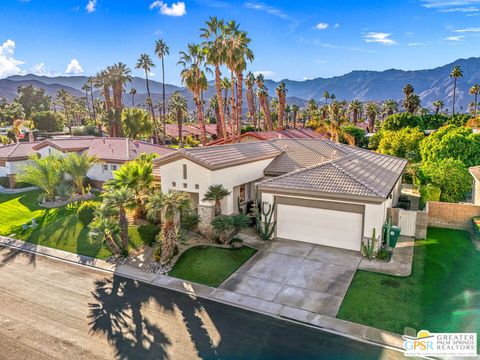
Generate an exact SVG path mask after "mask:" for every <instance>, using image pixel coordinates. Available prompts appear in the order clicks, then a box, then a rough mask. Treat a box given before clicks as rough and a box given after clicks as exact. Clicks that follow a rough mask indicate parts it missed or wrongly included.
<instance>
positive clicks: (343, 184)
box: [154, 139, 407, 251]
mask: <svg viewBox="0 0 480 360" xmlns="http://www.w3.org/2000/svg"><path fill="white" fill-rule="evenodd" d="M406 165H407V161H406V160H404V159H399V158H395V157H391V156H387V155H382V154H378V153H375V152H371V151H368V150H364V149H360V148H356V147H351V146H348V145H343V144H337V143H335V142H332V141H329V140H323V139H278V140H270V141H257V142H249V143H237V144H230V145H219V146H209V147H200V148H191V149H181V150H179V151H177V152H175V153H171V154H168V155H165V156H162V157H160V158H158V159H155V160H154V169H155V171H158V172H159V173H160V176H161V185H162V190H163V191H168V190H182V191H186V192H188V193H190V195H191V197H192V199H193V202H194V203H195V205H196V206H197V209H198V213H199V215H200V219H201V221H202V223H203V224H209V223H210V221H211V219H212V216H213V203H212V202H210V201H204V200H203V197H204V194H205V192H206V191H207V190H208V187H209V186H210V185H215V184H222V185H223V186H224V187H225V188H226V189H228V190H229V191H230V192H231V193H230V195H229V196H227V197H225V198H224V199H223V200H222V202H221V207H222V213H223V214H234V213H238V212H239V211H240V210H242V211H245V210H246V209H247V208H248V206H249V205H250V204H251V202H252V201H253V200H254V199H255V198H257V199H259V200H260V199H261V202H262V203H264V204H270V205H272V206H273V203H274V202H275V204H276V206H275V209H274V211H275V212H274V217H275V219H276V220H277V226H276V230H275V237H277V238H285V239H291V240H298V241H303V242H309V243H315V244H321V245H327V246H334V247H339V248H344V249H350V250H355V251H360V249H361V243H362V241H363V240H364V239H366V238H371V237H372V232H373V229H375V231H376V237H377V238H379V237H380V236H381V232H382V227H383V225H384V223H385V221H386V219H387V209H388V208H390V207H393V206H394V205H396V203H397V200H398V197H399V194H400V188H401V182H402V175H403V172H404V170H405V167H406ZM378 244H379V242H377V245H378Z"/></svg>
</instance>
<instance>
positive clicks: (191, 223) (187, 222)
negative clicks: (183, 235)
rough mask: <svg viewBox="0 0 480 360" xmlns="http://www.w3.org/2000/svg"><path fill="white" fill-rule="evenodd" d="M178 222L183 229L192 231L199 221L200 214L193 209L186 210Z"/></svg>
mask: <svg viewBox="0 0 480 360" xmlns="http://www.w3.org/2000/svg"><path fill="white" fill-rule="evenodd" d="M180 223H181V226H182V228H183V229H184V230H188V231H193V230H195V229H197V227H198V224H199V223H200V216H198V214H197V213H195V212H193V211H186V212H184V213H183V214H182V217H181V220H180Z"/></svg>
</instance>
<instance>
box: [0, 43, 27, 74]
mask: <svg viewBox="0 0 480 360" xmlns="http://www.w3.org/2000/svg"><path fill="white" fill-rule="evenodd" d="M14 53H15V41H13V40H10V39H9V40H7V41H5V42H4V43H3V44H2V45H1V46H0V78H3V77H7V76H10V75H15V74H22V73H24V72H23V70H22V69H20V68H19V65H22V64H24V63H25V62H24V61H21V60H17V59H15V58H14Z"/></svg>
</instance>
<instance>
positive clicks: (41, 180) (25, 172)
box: [17, 155, 63, 200]
mask: <svg viewBox="0 0 480 360" xmlns="http://www.w3.org/2000/svg"><path fill="white" fill-rule="evenodd" d="M29 160H30V161H29V162H28V164H27V165H25V166H24V167H22V169H21V171H19V172H18V175H17V181H20V182H26V183H28V184H32V185H35V186H37V187H39V188H40V189H41V190H42V191H43V192H44V193H45V199H46V200H54V199H55V188H56V186H57V185H58V184H59V183H60V181H61V179H62V178H63V171H62V166H61V162H60V160H59V159H58V158H56V157H54V156H46V157H43V158H39V157H38V156H36V155H32V156H31V157H30V159H29Z"/></svg>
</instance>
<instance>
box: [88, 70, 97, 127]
mask: <svg viewBox="0 0 480 360" xmlns="http://www.w3.org/2000/svg"><path fill="white" fill-rule="evenodd" d="M94 83H95V79H94V77H92V76H90V77H89V78H88V80H87V85H88V86H89V87H90V101H91V104H92V114H93V119H96V118H97V114H96V111H95V101H94V99H93V85H94Z"/></svg>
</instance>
